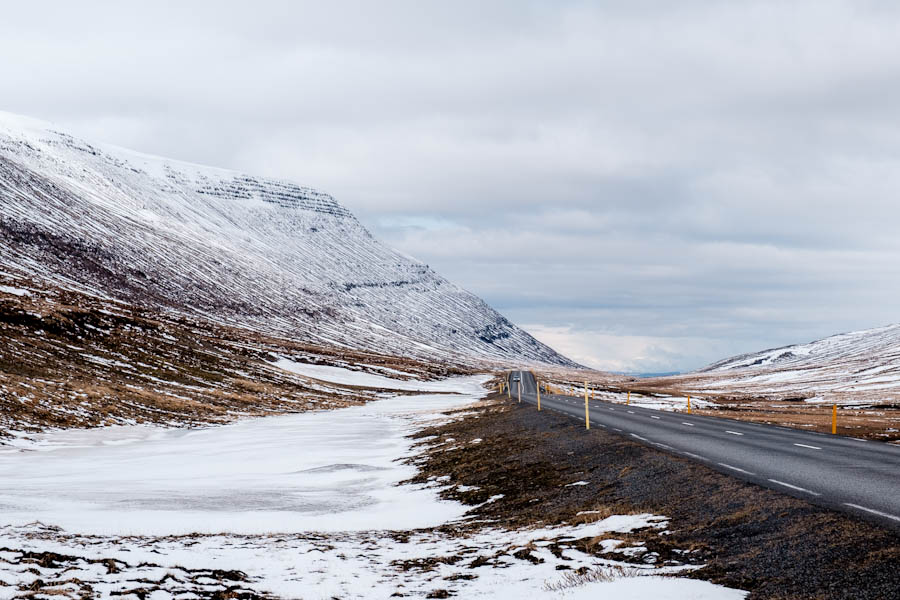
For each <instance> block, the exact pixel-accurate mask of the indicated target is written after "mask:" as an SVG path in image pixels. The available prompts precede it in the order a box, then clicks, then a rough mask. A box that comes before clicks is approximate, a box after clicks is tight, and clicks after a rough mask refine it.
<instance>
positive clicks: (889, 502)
mask: <svg viewBox="0 0 900 600" xmlns="http://www.w3.org/2000/svg"><path fill="white" fill-rule="evenodd" d="M516 375H518V376H519V377H520V379H521V382H516V381H514V378H515V376H516ZM507 381H508V382H509V383H510V384H511V386H510V389H511V391H512V396H513V399H514V400H516V399H518V386H519V383H521V389H522V402H528V403H530V404H536V402H537V388H536V382H535V379H534V376H533V375H532V374H531V373H530V372H528V371H514V372H512V373H510V374H509V376H508V378H507ZM541 408H542V409H543V410H554V411H558V412H562V413H565V414H567V415H570V416H572V417H574V418H576V419H580V420H581V422H582V423H584V397H574V396H560V395H548V394H543V393H542V394H541ZM589 408H590V411H589V412H590V423H591V428H592V429H593V428H597V429H603V430H605V431H609V432H612V433H615V434H618V435H623V436H627V437H630V438H632V439H634V440H637V441H639V442H642V443H644V444H647V445H651V446H655V447H657V448H661V449H663V450H666V451H669V452H673V453H675V454H679V455H681V456H686V457H688V458H690V459H693V460H696V461H699V462H702V463H704V464H706V465H708V466H710V467H712V468H713V469H716V470H717V471H721V472H722V473H727V474H729V475H733V476H734V477H737V478H739V479H743V480H745V481H750V482H753V483H756V484H759V485H762V486H764V487H767V488H771V489H774V490H778V491H780V492H785V493H787V494H790V495H792V496H796V497H798V498H803V499H805V500H809V501H811V502H814V503H816V504H820V505H824V506H827V507H829V508H835V509H838V510H842V511H844V512H851V513H855V514H858V515H860V516H864V517H867V518H868V519H869V520H874V521H877V522H879V523H882V524H884V525H889V526H891V527H893V528H898V529H900V446H895V445H892V444H885V443H881V442H874V441H867V440H860V439H856V438H850V437H845V436H839V435H829V434H824V433H816V432H811V431H799V430H797V429H789V428H787V427H778V426H774V425H762V424H757V423H748V422H745V421H734V420H732V419H722V418H717V417H706V416H699V415H688V414H686V413H683V412H678V413H676V412H669V411H662V410H654V409H649V408H639V407H636V406H627V405H625V404H613V403H609V402H603V401H600V400H590V401H589Z"/></svg>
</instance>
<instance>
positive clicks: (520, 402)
mask: <svg viewBox="0 0 900 600" xmlns="http://www.w3.org/2000/svg"><path fill="white" fill-rule="evenodd" d="M519 404H522V380H521V379H520V380H519Z"/></svg>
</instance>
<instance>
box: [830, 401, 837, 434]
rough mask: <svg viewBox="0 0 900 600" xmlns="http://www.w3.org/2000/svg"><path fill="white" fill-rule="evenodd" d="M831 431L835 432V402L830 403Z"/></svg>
mask: <svg viewBox="0 0 900 600" xmlns="http://www.w3.org/2000/svg"><path fill="white" fill-rule="evenodd" d="M831 433H832V435H834V434H836V433H837V404H832V405H831Z"/></svg>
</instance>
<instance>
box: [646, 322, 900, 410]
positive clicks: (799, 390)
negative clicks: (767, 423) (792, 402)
mask: <svg viewBox="0 0 900 600" xmlns="http://www.w3.org/2000/svg"><path fill="white" fill-rule="evenodd" d="M659 381H661V382H665V383H666V385H670V386H673V387H679V388H681V389H687V390H694V391H699V392H703V393H709V394H728V395H740V396H765V397H770V398H774V399H784V398H788V397H798V398H806V399H810V400H823V401H826V400H827V401H835V402H839V403H840V402H848V401H860V402H882V401H893V400H898V399H900V325H889V326H887V327H880V328H877V329H868V330H864V331H855V332H850V333H843V334H839V335H834V336H831V337H828V338H825V339H822V340H817V341H814V342H810V343H808V344H797V345H793V346H784V347H782V348H775V349H771V350H763V351H762V352H755V353H750V354H742V355H740V356H735V357H732V358H728V359H725V360H721V361H718V362H716V363H714V364H712V365H709V366H708V367H705V368H703V369H700V370H699V371H695V372H693V373H688V374H685V375H682V376H679V377H672V378H664V379H661V380H659Z"/></svg>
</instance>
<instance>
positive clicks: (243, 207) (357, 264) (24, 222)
mask: <svg viewBox="0 0 900 600" xmlns="http://www.w3.org/2000/svg"><path fill="white" fill-rule="evenodd" d="M0 268H2V269H3V270H6V271H9V272H12V273H14V274H17V275H24V276H27V277H31V278H35V279H38V280H40V281H42V282H45V283H51V284H54V285H59V286H62V287H66V288H70V289H76V290H79V291H87V292H89V293H93V294H96V295H99V296H107V297H113V298H118V299H122V300H125V301H127V302H131V303H135V304H138V305H144V306H153V307H156V308H163V309H168V310H172V311H176V312H179V313H189V314H192V315H193V316H202V317H205V318H209V319H211V320H213V321H215V322H219V323H223V324H227V325H238V326H244V327H248V328H252V329H255V330H259V331H263V332H266V333H269V334H273V335H283V336H289V337H292V338H296V339H300V340H303V341H307V342H310V343H316V344H323V345H331V346H344V347H350V348H359V349H365V350H376V351H379V352H382V353H389V354H396V355H406V356H414V357H420V358H426V359H438V360H452V361H457V362H463V363H472V362H478V361H482V362H501V363H507V362H520V361H528V362H546V363H554V364H562V365H571V364H572V363H571V361H569V360H568V359H566V358H564V357H562V356H560V355H559V354H557V353H556V352H555V351H553V350H552V349H550V348H548V347H547V346H545V345H543V344H541V343H540V342H538V341H536V340H535V339H534V338H532V337H531V336H530V335H528V334H527V333H525V332H524V331H522V330H520V329H518V328H517V327H515V326H514V325H513V324H511V323H510V322H509V321H507V320H506V319H505V318H504V317H502V316H501V315H499V314H498V313H497V312H496V311H494V310H493V309H491V308H490V307H489V306H488V305H487V304H485V303H484V302H483V301H482V300H480V299H479V298H477V297H476V296H474V295H472V294H470V293H468V292H466V291H465V290H463V289H461V288H459V287H457V286H455V285H453V284H452V283H450V282H448V281H447V280H445V279H443V278H442V277H440V276H439V275H437V274H436V273H434V272H433V271H432V270H431V269H430V268H428V266H427V265H424V264H422V263H419V262H416V261H414V260H412V259H410V258H408V257H406V256H404V255H402V254H401V253H399V252H396V251H394V250H392V249H390V248H388V247H386V246H384V245H382V244H380V243H379V242H378V241H376V240H375V239H374V238H373V237H372V236H371V235H370V234H369V233H368V231H366V229H365V228H364V227H363V226H362V225H361V224H360V223H359V222H358V221H357V220H356V219H355V218H354V217H353V215H352V214H350V212H349V211H348V210H347V209H346V208H344V207H343V206H341V205H340V204H339V203H337V202H336V201H335V200H334V199H333V198H331V197H330V196H328V195H327V194H324V193H321V192H318V191H316V190H313V189H310V188H306V187H301V186H298V185H295V184H293V183H289V182H285V181H275V180H270V179H263V178H257V177H252V176H248V175H244V174H240V173H235V172H231V171H226V170H222V169H215V168H210V167H201V166H197V165H190V164H186V163H180V162H176V161H170V160H165V159H161V158H157V157H151V156H147V155H142V154H138V153H134V152H130V151H126V150H122V149H118V148H113V147H108V146H104V145H97V144H91V143H88V142H85V141H83V140H79V139H76V138H74V137H72V136H70V135H68V134H66V133H63V132H60V131H57V130H55V129H54V128H53V127H52V126H50V125H47V124H44V123H41V122H37V121H33V120H30V119H25V118H22V117H17V116H13V115H9V114H6V113H0Z"/></svg>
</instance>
